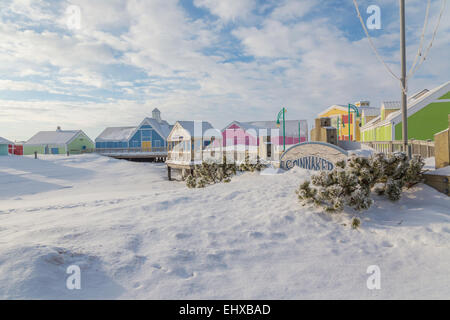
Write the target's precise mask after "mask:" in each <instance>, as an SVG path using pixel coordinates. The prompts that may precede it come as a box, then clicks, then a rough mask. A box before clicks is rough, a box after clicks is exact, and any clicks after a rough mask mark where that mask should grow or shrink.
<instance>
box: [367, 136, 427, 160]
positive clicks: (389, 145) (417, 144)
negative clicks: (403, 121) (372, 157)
mask: <svg viewBox="0 0 450 320" xmlns="http://www.w3.org/2000/svg"><path fill="white" fill-rule="evenodd" d="M361 144H364V145H366V146H368V147H370V148H372V149H375V150H376V151H378V152H383V153H393V152H406V150H404V146H403V141H398V140H396V141H367V142H361ZM408 147H409V148H411V154H420V155H421V156H422V157H423V158H430V157H434V141H432V140H427V141H422V140H408Z"/></svg>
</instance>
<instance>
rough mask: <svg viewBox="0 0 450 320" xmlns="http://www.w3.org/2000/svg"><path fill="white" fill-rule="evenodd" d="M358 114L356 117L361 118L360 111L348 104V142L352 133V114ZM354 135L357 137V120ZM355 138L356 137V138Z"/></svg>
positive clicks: (354, 125)
mask: <svg viewBox="0 0 450 320" xmlns="http://www.w3.org/2000/svg"><path fill="white" fill-rule="evenodd" d="M351 112H353V113H356V117H358V118H359V111H358V108H357V107H356V106H355V105H354V104H351V103H349V104H348V141H350V137H351V133H350V113H351ZM353 135H354V136H355V135H356V118H355V121H354V124H353ZM354 138H355V137H354Z"/></svg>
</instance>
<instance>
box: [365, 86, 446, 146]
mask: <svg viewBox="0 0 450 320" xmlns="http://www.w3.org/2000/svg"><path fill="white" fill-rule="evenodd" d="M400 109H401V104H400V102H397V101H389V102H384V103H383V104H382V105H381V108H380V115H379V116H377V117H375V118H373V119H372V120H370V121H368V122H367V123H364V124H363V125H362V127H361V135H362V141H393V140H401V139H402V112H401V110H400ZM448 114H450V81H449V82H447V83H444V84H443V85H441V86H439V87H437V88H434V89H433V90H426V89H425V90H422V91H420V92H419V93H417V94H414V95H412V96H411V97H410V98H409V99H408V139H415V140H428V139H430V140H433V139H434V134H436V133H438V132H440V131H442V130H445V129H447V128H448Z"/></svg>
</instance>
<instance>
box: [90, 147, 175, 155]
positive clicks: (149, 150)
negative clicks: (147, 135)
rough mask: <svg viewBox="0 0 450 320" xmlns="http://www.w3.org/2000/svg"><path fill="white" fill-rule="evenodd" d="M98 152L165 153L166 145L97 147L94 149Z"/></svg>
mask: <svg viewBox="0 0 450 320" xmlns="http://www.w3.org/2000/svg"><path fill="white" fill-rule="evenodd" d="M91 152H96V153H100V154H118V153H119V154H122V153H167V148H166V147H151V148H105V149H103V148H97V149H94V151H91Z"/></svg>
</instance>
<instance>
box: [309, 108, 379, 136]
mask: <svg viewBox="0 0 450 320" xmlns="http://www.w3.org/2000/svg"><path fill="white" fill-rule="evenodd" d="M354 105H355V106H356V108H357V109H358V114H359V117H358V116H355V115H356V114H355V112H350V116H349V108H348V105H337V104H335V105H332V106H330V107H328V108H327V109H326V110H324V111H323V112H321V113H320V114H319V115H318V117H319V118H330V119H331V126H332V127H335V128H336V129H337V134H338V140H350V141H360V126H361V124H362V123H364V122H368V121H369V120H370V119H372V118H373V117H375V116H376V115H378V114H379V110H378V109H377V108H373V107H370V102H369V101H357V102H355V103H354Z"/></svg>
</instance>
